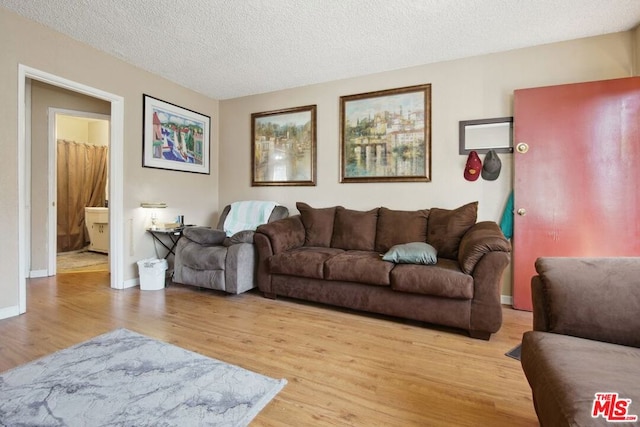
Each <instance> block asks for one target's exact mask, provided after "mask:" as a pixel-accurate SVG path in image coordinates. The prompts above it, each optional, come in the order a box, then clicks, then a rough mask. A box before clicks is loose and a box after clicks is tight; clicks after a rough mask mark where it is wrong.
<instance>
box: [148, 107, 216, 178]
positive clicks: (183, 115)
mask: <svg viewBox="0 0 640 427" xmlns="http://www.w3.org/2000/svg"><path fill="white" fill-rule="evenodd" d="M142 104H143V107H142V109H143V129H142V166H143V167H147V168H158V169H170V170H175V171H183V172H194V173H202V174H209V173H210V166H209V161H210V159H209V141H210V140H209V132H210V126H211V118H210V117H209V116H205V115H204V114H200V113H197V112H195V111H192V110H188V109H186V108H183V107H179V106H177V105H175V104H171V103H169V102H166V101H162V100H160V99H157V98H154V97H152V96H149V95H143V103H142Z"/></svg>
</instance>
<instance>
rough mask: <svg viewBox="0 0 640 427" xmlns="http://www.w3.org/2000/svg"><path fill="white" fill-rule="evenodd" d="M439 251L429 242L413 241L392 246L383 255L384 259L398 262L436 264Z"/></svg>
mask: <svg viewBox="0 0 640 427" xmlns="http://www.w3.org/2000/svg"><path fill="white" fill-rule="evenodd" d="M437 255H438V251H436V248H434V247H433V246H431V245H430V244H428V243H423V242H411V243H404V244H402V245H395V246H392V247H391V249H389V251H388V252H387V253H386V254H384V255H383V257H382V259H383V260H384V261H391V262H395V263H397V264H426V265H429V264H435V263H437V262H438V258H437Z"/></svg>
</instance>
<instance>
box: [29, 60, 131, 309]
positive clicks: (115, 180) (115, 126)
mask: <svg viewBox="0 0 640 427" xmlns="http://www.w3.org/2000/svg"><path fill="white" fill-rule="evenodd" d="M28 79H32V80H38V81H40V82H43V83H46V84H49V85H52V86H56V87H60V88H63V89H67V90H71V91H73V92H78V93H81V94H84V95H88V96H91V97H93V98H98V99H102V100H104V101H108V102H110V103H111V125H110V136H109V172H110V174H111V175H110V179H109V203H110V209H109V223H110V228H111V234H110V237H111V239H110V242H109V252H110V254H111V256H110V257H109V259H110V266H109V268H110V271H111V281H110V286H111V287H112V288H114V289H124V288H125V284H124V224H123V216H124V215H123V210H124V209H123V206H124V202H123V199H124V196H123V177H124V169H123V161H122V159H123V158H124V154H123V150H124V98H123V97H122V96H120V95H115V94H112V93H109V92H105V91H103V90H101V89H97V88H94V87H91V86H87V85H85V84H82V83H78V82H74V81H72V80H69V79H66V78H64V77H60V76H56V75H54V74H51V73H48V72H46V71H42V70H38V69H36V68H32V67H29V66H26V65H24V64H18V312H19V314H22V313H25V312H26V310H27V275H28V271H29V269H30V265H29V264H30V262H28V260H29V257H30V254H31V242H30V239H29V240H27V239H26V237H27V236H30V234H31V221H30V218H31V206H30V204H31V188H30V187H31V186H30V185H27V184H28V183H30V177H31V164H30V163H31V162H27V160H28V159H30V158H31V138H30V137H29V138H27V136H30V134H31V132H30V130H28V129H27V125H28V124H29V125H30V112H31V104H30V98H29V97H28V96H27V94H28V93H29V92H30V91H29V88H28V86H29V85H28V84H27V83H28V82H27V80H28ZM28 119H29V120H28ZM29 127H30V126H29Z"/></svg>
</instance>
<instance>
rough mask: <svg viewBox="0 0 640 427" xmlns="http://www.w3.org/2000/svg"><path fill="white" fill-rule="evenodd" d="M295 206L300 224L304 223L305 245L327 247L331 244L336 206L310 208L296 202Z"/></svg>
mask: <svg viewBox="0 0 640 427" xmlns="http://www.w3.org/2000/svg"><path fill="white" fill-rule="evenodd" d="M296 208H297V209H298V211H300V216H301V217H302V224H303V225H304V230H305V238H304V245H305V246H319V247H323V248H328V247H329V246H331V236H332V234H333V220H334V217H335V214H336V208H335V206H334V207H330V208H312V207H311V206H309V205H308V204H306V203H302V202H297V203H296Z"/></svg>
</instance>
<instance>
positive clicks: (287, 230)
mask: <svg viewBox="0 0 640 427" xmlns="http://www.w3.org/2000/svg"><path fill="white" fill-rule="evenodd" d="M256 234H262V235H264V236H266V237H267V238H268V239H269V243H270V244H271V248H272V250H273V253H274V254H277V253H280V252H285V251H288V250H290V249H294V248H298V247H300V246H302V245H303V244H304V237H305V231H304V226H303V225H302V219H301V217H300V215H295V216H290V217H287V218H284V219H281V220H278V221H274V222H270V223H268V224H263V225H261V226H259V227H258V228H257V229H256Z"/></svg>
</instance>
